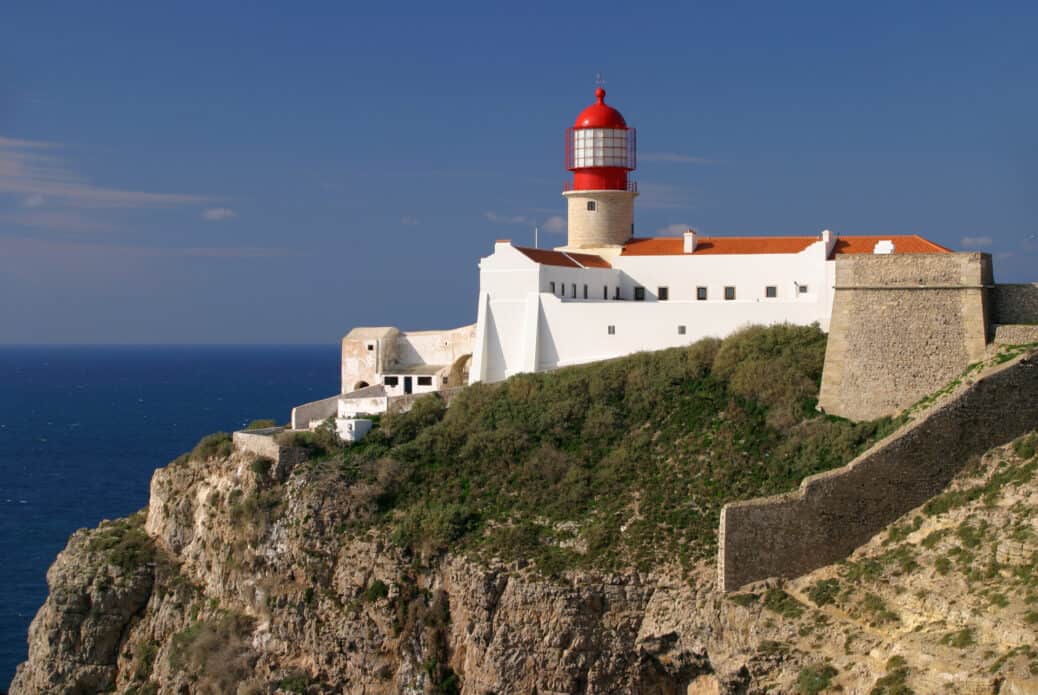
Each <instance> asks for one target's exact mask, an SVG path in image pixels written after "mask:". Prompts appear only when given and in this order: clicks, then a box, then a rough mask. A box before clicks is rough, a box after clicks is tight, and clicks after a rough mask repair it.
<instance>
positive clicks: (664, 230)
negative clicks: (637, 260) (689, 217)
mask: <svg viewBox="0 0 1038 695" xmlns="http://www.w3.org/2000/svg"><path fill="white" fill-rule="evenodd" d="M691 228H692V227H691V225H687V224H668V225H667V226H666V227H660V228H659V229H657V230H656V233H655V235H654V236H680V235H681V234H684V233H685V232H686V231H688V230H689V229H691Z"/></svg>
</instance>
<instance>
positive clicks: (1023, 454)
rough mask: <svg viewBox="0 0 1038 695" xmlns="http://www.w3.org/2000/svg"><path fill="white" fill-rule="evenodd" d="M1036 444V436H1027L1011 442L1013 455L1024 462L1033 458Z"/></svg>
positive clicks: (1037, 442) (1037, 439)
mask: <svg viewBox="0 0 1038 695" xmlns="http://www.w3.org/2000/svg"><path fill="white" fill-rule="evenodd" d="M1036 444H1038V435H1035V434H1033V433H1032V434H1028V435H1026V436H1024V437H1021V438H1020V439H1017V440H1016V441H1015V442H1013V453H1014V454H1016V455H1017V456H1019V457H1020V458H1021V459H1024V460H1027V459H1031V458H1034V454H1035V446H1036Z"/></svg>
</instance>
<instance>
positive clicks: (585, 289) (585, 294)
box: [584, 285, 587, 299]
mask: <svg viewBox="0 0 1038 695" xmlns="http://www.w3.org/2000/svg"><path fill="white" fill-rule="evenodd" d="M584 299H587V285H584Z"/></svg>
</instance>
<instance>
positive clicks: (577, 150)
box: [562, 87, 638, 249]
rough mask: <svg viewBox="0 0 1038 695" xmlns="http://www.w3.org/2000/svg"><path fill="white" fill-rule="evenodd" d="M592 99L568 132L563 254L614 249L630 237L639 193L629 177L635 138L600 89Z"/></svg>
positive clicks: (632, 162)
mask: <svg viewBox="0 0 1038 695" xmlns="http://www.w3.org/2000/svg"><path fill="white" fill-rule="evenodd" d="M595 97H596V101H595V103H594V104H591V105H590V106H588V107H587V108H586V109H584V110H583V111H581V112H580V115H579V116H577V120H576V122H575V123H574V124H573V127H572V128H569V129H568V130H567V131H566V168H567V169H569V170H570V171H572V172H573V182H572V184H569V185H567V186H566V190H565V191H564V192H563V194H562V195H563V196H564V197H565V198H566V199H567V201H568V209H569V214H568V227H569V234H568V239H567V244H566V247H564V248H574V249H587V248H603V249H607V248H609V247H618V246H622V245H623V244H624V243H625V242H627V240H628V239H630V238H631V236H633V234H634V198H635V196H637V195H638V188H637V186H636V185H635V183H634V182H633V181H629V180H628V176H627V174H628V172H630V171H633V170H634V169H635V168H636V166H637V154H636V135H637V133H636V131H635V129H634V128H630V127H628V125H627V122H626V121H625V120H624V117H623V116H622V115H621V114H620V112H619V111H617V110H616V109H614V108H613V107H611V106H609V105H607V104H606V103H605V90H604V89H602V88H601V87H599V88H598V89H597V90H595Z"/></svg>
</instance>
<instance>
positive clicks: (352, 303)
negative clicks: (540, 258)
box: [0, 1, 1038, 343]
mask: <svg viewBox="0 0 1038 695" xmlns="http://www.w3.org/2000/svg"><path fill="white" fill-rule="evenodd" d="M357 5H359V3H343V2H308V3H266V4H260V3H244V2H243V3H227V2H220V3H218V2H206V3H193V2H177V3H161V4H160V3H140V2H135V3H129V2H127V3H116V2H106V3H73V2H67V3H49V2H41V1H35V2H5V3H4V11H3V16H4V21H3V22H2V24H0V297H2V298H3V301H0V343H122V342H131V343H132V342H147V343H169V342H178V343H184V342H186V343H207V342H216V343H223V342H231V343H236V342H240V343H249V342H259V343H288V342H332V341H334V340H336V339H337V337H339V336H340V335H342V334H343V333H344V332H345V331H346V330H348V329H349V328H350V327H351V326H353V325H358V324H365V325H397V326H399V327H401V328H404V329H425V328H443V327H451V326H455V325H461V324H464V323H470V322H472V321H473V320H474V319H475V306H476V302H475V299H476V288H477V284H478V275H477V262H478V259H479V257H480V256H482V255H486V254H487V253H489V252H490V250H491V247H492V244H493V240H494V239H496V238H501V237H506V238H511V239H513V240H515V241H516V242H526V243H530V242H532V237H533V231H532V230H533V226H534V225H535V224H538V225H540V226H541V228H542V234H541V241H542V245H549V244H555V243H561V240H562V238H563V237H562V235H561V234H558V233H557V232H556V233H554V235H553V232H552V231H551V230H558V229H559V228H560V225H559V217H560V216H561V215H564V212H565V207H564V201H563V199H562V197H561V196H560V191H561V188H562V184H563V182H564V181H565V180H566V178H567V172H565V171H564V169H563V161H562V160H563V147H562V134H563V131H564V129H565V128H566V127H567V126H568V125H570V124H571V123H572V121H573V119H574V118H575V116H576V114H577V113H578V112H579V111H580V110H581V109H582V108H583V107H584V106H586V105H587V104H588V103H590V102H591V101H593V95H592V92H593V90H594V87H595V74H596V73H597V72H601V73H602V74H603V75H604V77H605V80H606V88H607V90H608V92H609V96H608V98H607V100H608V101H609V102H610V103H611V104H613V105H614V106H616V107H617V108H619V109H620V110H621V111H622V112H623V114H624V116H625V117H626V118H627V121H628V122H629V123H630V124H631V125H633V126H635V127H637V128H638V141H639V170H638V171H637V172H636V173H635V178H636V179H637V180H638V182H639V186H640V189H641V191H642V195H641V197H640V198H639V199H638V203H637V206H636V224H637V228H638V232H639V234H641V235H648V234H654V233H657V232H661V233H665V232H666V230H668V229H672V228H674V227H673V226H675V225H682V226H684V225H692V226H694V227H696V228H697V229H699V230H701V231H702V232H704V233H706V234H717V235H724V234H731V235H736V234H812V233H816V232H818V231H819V230H821V229H823V228H831V229H834V230H837V231H838V232H840V233H843V234H855V233H858V234H866V233H868V234H872V233H876V234H882V233H890V234H897V233H918V234H922V235H924V236H926V237H928V238H930V239H933V240H934V241H937V242H939V243H941V244H944V245H947V246H951V247H953V248H955V249H960V250H965V249H979V250H983V251H987V252H990V253H991V254H992V255H993V256H994V257H995V267H996V276H997V279H998V280H999V281H1003V282H1012V281H1038V271H1036V265H1038V264H1036V260H1038V237H1036V236H1035V235H1036V233H1038V222H1036V220H1038V195H1036V193H1035V190H1036V184H1038V131H1036V128H1035V125H1034V124H1035V123H1038V48H1036V41H1035V36H1038V5H1035V4H1034V3H984V4H981V3H952V2H942V3H904V2H898V3H884V2H872V3H854V4H850V3H832V2H826V3H793V2H791V3H711V4H706V3H690V2H689V3H680V4H677V3H675V4H674V5H672V6H662V5H656V6H653V7H649V6H647V5H638V4H635V3H616V4H611V3H607V2H596V3H594V4H593V5H586V6H581V7H578V6H577V5H576V4H572V3H570V4H566V5H562V4H561V3H544V4H541V3H521V4H520V3H514V4H509V5H500V6H498V5H495V4H492V3H478V4H475V3H474V4H471V5H461V4H452V3H420V4H414V5H409V4H408V3H406V2H397V3H393V4H392V5H391V7H392V9H393V13H392V14H380V15H364V14H359V13H356V12H355V11H354V10H353V9H352V8H353V7H355V6H357ZM368 6H369V7H373V6H374V5H373V4H369V5H368ZM560 8H565V9H560ZM433 10H436V11H435V12H434V11H433Z"/></svg>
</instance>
